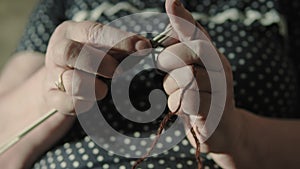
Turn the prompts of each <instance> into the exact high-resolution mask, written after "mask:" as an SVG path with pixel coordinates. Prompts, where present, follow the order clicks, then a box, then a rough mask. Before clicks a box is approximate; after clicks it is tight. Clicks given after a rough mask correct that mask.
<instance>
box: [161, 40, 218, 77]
mask: <svg viewBox="0 0 300 169" xmlns="http://www.w3.org/2000/svg"><path fill="white" fill-rule="evenodd" d="M190 64H197V65H199V66H203V67H205V69H207V70H209V71H222V70H223V66H222V63H221V61H220V57H219V54H218V52H217V51H216V49H215V47H214V46H213V45H212V44H211V43H209V42H207V41H203V40H194V41H189V42H185V43H178V44H175V45H172V46H170V47H168V48H166V49H165V50H163V51H162V52H161V53H160V54H159V55H158V58H157V67H158V68H159V69H161V70H163V71H166V72H169V71H171V70H174V69H177V68H180V67H183V66H186V65H190Z"/></svg>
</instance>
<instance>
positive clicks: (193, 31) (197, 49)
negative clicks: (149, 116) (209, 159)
mask: <svg viewBox="0 0 300 169" xmlns="http://www.w3.org/2000/svg"><path fill="white" fill-rule="evenodd" d="M166 10H167V13H168V15H169V17H170V22H171V25H172V27H173V30H174V32H173V35H174V37H175V38H178V41H177V42H176V43H173V44H172V45H169V46H168V47H167V48H166V49H165V50H164V51H163V52H162V53H161V54H160V55H159V56H158V63H157V64H158V67H159V68H160V69H163V70H164V71H167V72H169V74H168V75H167V76H166V77H165V80H164V89H165V91H166V93H167V94H168V95H169V99H168V106H169V108H170V110H171V111H177V113H178V114H179V115H180V116H182V117H183V119H185V120H186V122H188V123H190V124H188V125H187V126H188V127H193V128H194V130H195V131H196V135H197V138H198V139H199V140H200V142H201V143H202V144H201V151H202V152H213V153H221V154H230V153H231V152H233V151H235V149H236V148H238V142H240V141H238V140H239V139H242V138H240V136H241V135H240V133H241V131H242V124H241V121H242V120H241V118H242V117H241V116H240V114H239V113H236V108H235V104H234V94H233V78H232V71H231V66H230V64H229V62H228V60H227V59H226V58H225V56H224V55H223V54H221V53H220V52H218V51H217V49H216V48H215V47H214V45H213V44H212V42H211V40H210V38H209V35H208V34H207V32H206V31H205V30H204V29H203V27H201V26H200V24H198V23H197V22H196V21H195V20H194V19H193V17H192V15H191V14H190V13H189V12H188V11H187V10H186V9H185V8H184V7H183V5H182V4H181V3H180V1H179V0H178V1H177V0H175V1H174V0H167V2H166ZM175 16H178V17H179V18H178V17H175ZM194 76H195V77H194ZM194 78H195V79H194ZM193 79H194V80H193ZM213 96H214V98H213ZM216 100H217V102H218V103H216ZM222 104H223V105H222ZM179 106H180V107H179ZM210 110H212V111H211V112H210ZM209 112H210V113H212V114H211V116H212V117H213V118H211V119H210V118H208V115H209V114H208V113H209ZM188 138H189V140H190V142H191V143H192V144H193V145H194V146H195V141H194V139H193V137H192V135H191V133H190V132H189V130H188ZM215 160H216V161H217V162H219V163H220V164H221V165H222V164H224V163H226V166H227V167H228V166H230V165H231V163H230V162H228V161H230V159H229V158H226V159H225V158H223V159H221V160H218V159H215Z"/></svg>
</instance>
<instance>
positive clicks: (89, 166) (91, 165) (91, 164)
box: [86, 161, 94, 168]
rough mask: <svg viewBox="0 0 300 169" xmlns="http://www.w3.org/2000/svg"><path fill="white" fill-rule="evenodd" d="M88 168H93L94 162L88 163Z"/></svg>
mask: <svg viewBox="0 0 300 169" xmlns="http://www.w3.org/2000/svg"><path fill="white" fill-rule="evenodd" d="M86 166H87V167H88V168H92V167H93V166H94V164H93V163H92V162H90V161H89V162H87V163H86Z"/></svg>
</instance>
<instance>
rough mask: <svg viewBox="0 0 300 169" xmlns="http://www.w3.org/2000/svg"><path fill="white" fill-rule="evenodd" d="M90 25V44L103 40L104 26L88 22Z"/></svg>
mask: <svg viewBox="0 0 300 169" xmlns="http://www.w3.org/2000/svg"><path fill="white" fill-rule="evenodd" d="M86 23H87V24H89V26H88V28H87V39H88V41H89V42H92V43H96V42H97V41H98V40H99V39H101V36H102V31H103V27H104V25H102V24H100V23H96V22H86Z"/></svg>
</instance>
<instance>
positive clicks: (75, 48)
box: [62, 40, 83, 66]
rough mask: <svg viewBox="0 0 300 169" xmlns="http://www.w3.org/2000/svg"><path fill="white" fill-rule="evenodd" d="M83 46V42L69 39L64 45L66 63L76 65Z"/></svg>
mask: <svg viewBox="0 0 300 169" xmlns="http://www.w3.org/2000/svg"><path fill="white" fill-rule="evenodd" d="M82 48H83V44H81V43H79V42H76V41H72V40H70V41H67V42H66V44H65V47H64V52H63V55H62V57H63V60H64V62H65V63H66V64H68V65H71V66H74V64H75V61H76V59H77V57H78V55H79V53H80V51H81V50H82Z"/></svg>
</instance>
